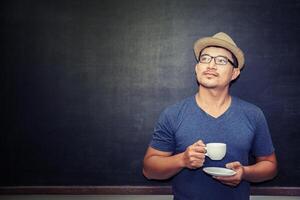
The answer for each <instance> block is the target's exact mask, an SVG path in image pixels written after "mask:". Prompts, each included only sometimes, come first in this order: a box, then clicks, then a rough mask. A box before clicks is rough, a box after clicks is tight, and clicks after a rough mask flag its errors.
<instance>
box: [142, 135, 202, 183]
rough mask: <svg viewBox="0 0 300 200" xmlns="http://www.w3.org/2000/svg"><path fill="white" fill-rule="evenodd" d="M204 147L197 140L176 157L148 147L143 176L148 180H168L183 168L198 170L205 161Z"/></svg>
mask: <svg viewBox="0 0 300 200" xmlns="http://www.w3.org/2000/svg"><path fill="white" fill-rule="evenodd" d="M204 147H205V145H204V144H203V142H202V141H201V140H199V141H198V142H196V143H194V144H192V145H191V146H189V147H188V148H187V149H186V151H185V152H183V153H179V154H176V155H172V153H171V152H164V151H159V150H156V149H154V148H152V147H148V150H147V152H146V155H145V158H144V168H143V174H144V175H145V176H146V177H147V178H148V179H168V178H171V177H172V176H174V175H175V174H177V173H178V172H179V171H180V170H182V169H183V168H184V167H187V168H190V169H196V168H199V167H201V166H202V165H203V162H204V160H205V155H204V153H205V148H204Z"/></svg>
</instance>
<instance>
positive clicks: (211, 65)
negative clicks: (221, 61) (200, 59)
mask: <svg viewBox="0 0 300 200" xmlns="http://www.w3.org/2000/svg"><path fill="white" fill-rule="evenodd" d="M207 67H208V68H211V69H217V65H216V63H215V58H212V59H211V61H210V63H208V66H207Z"/></svg>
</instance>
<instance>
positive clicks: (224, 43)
mask: <svg viewBox="0 0 300 200" xmlns="http://www.w3.org/2000/svg"><path fill="white" fill-rule="evenodd" d="M207 46H220V47H223V48H225V49H228V50H229V51H231V52H232V53H233V54H234V55H235V57H236V58H237V61H238V68H239V69H240V70H241V69H242V68H243V67H244V64H245V58H244V53H243V51H242V50H241V49H240V48H238V47H237V45H236V44H235V42H234V41H233V40H232V38H231V37H230V36H229V35H227V34H226V33H223V32H219V33H217V34H215V35H214V36H212V37H204V38H200V39H198V40H197V41H196V42H195V44H194V52H195V56H196V59H197V60H198V59H199V53H200V52H201V50H202V49H204V48H205V47H207Z"/></svg>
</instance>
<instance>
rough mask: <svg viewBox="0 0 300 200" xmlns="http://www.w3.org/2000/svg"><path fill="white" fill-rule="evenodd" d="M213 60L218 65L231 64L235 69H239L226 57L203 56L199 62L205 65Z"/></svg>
mask: <svg viewBox="0 0 300 200" xmlns="http://www.w3.org/2000/svg"><path fill="white" fill-rule="evenodd" d="M212 59H214V61H215V64H216V65H227V63H228V62H229V63H230V64H231V65H232V66H233V67H237V66H235V64H234V63H233V62H232V61H231V60H229V58H227V57H226V56H210V55H208V54H203V55H201V56H200V57H199V62H200V63H204V64H208V63H210V62H211V60H212Z"/></svg>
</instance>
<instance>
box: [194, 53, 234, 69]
mask: <svg viewBox="0 0 300 200" xmlns="http://www.w3.org/2000/svg"><path fill="white" fill-rule="evenodd" d="M202 56H208V57H210V61H209V62H207V63H203V62H200V58H201V57H202ZM217 57H222V58H225V59H226V61H227V63H225V64H217V63H216V59H215V58H217ZM212 60H214V62H215V64H216V65H227V64H228V62H229V63H230V64H231V65H232V66H233V68H238V66H236V65H235V64H234V62H233V61H231V60H230V59H229V58H227V57H226V56H221V55H218V56H211V55H209V54H202V55H200V56H199V59H198V61H199V62H200V63H202V64H209V63H211V61H212Z"/></svg>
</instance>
